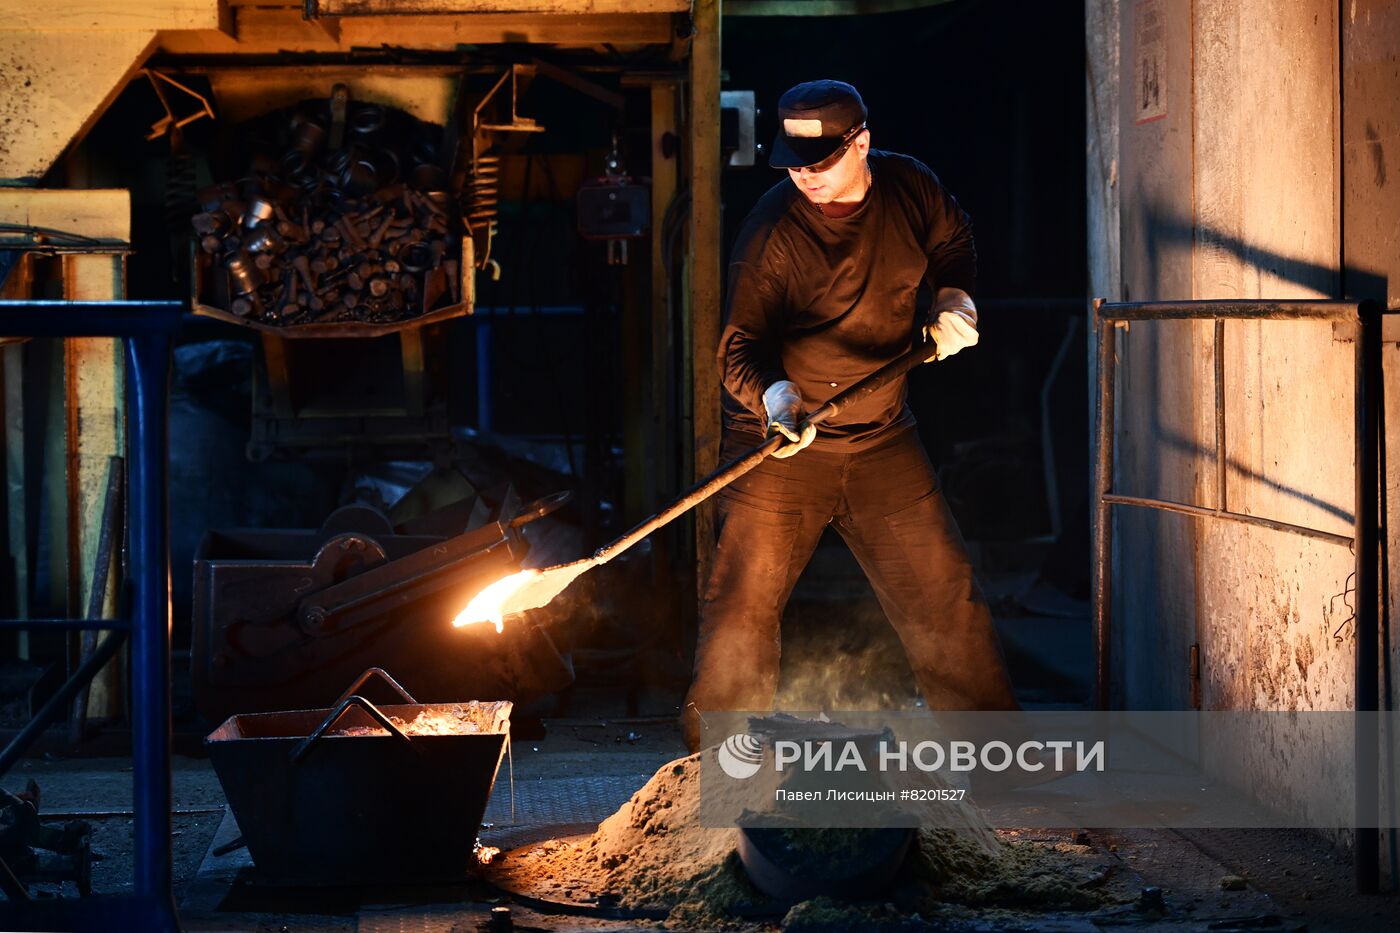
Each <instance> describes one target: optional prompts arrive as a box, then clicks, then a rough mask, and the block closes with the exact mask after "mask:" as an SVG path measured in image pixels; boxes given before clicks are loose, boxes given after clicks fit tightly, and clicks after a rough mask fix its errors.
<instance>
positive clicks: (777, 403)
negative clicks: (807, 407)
mask: <svg viewBox="0 0 1400 933" xmlns="http://www.w3.org/2000/svg"><path fill="white" fill-rule="evenodd" d="M763 410H764V412H765V413H766V414H767V415H768V436H769V437H772V436H773V435H774V434H781V435H782V436H783V437H786V438H787V439H788V440H790V441H792V443H791V444H784V445H783V446H782V447H779V448H778V449H777V450H775V451H773V456H774V457H777V458H778V459H779V460H782V459H784V458H787V457H791V456H792V455H793V454H795V453H797V452H798V451H799V450H801V449H802V448H804V447H806V446H807V445H808V444H810V443H812V439H813V438H815V437H816V436H817V426H816V425H815V424H809V425H807V426H806V427H803V426H802V425H801V421H802V393H800V392H798V391H797V383H795V382H793V381H791V380H789V379H780V380H779V381H777V382H775V383H773V384H772V385H771V386H769V387H768V388H767V389H766V390H765V391H764V393H763ZM799 429H800V431H799Z"/></svg>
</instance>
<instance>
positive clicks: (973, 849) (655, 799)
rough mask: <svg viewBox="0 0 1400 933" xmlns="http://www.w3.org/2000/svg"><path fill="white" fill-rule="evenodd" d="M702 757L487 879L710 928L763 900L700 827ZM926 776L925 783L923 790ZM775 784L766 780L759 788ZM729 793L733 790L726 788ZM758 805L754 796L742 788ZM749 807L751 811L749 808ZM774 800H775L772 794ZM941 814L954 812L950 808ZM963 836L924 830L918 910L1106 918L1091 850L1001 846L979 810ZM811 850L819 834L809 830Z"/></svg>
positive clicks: (725, 849)
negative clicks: (1036, 910)
mask: <svg viewBox="0 0 1400 933" xmlns="http://www.w3.org/2000/svg"><path fill="white" fill-rule="evenodd" d="M705 754H710V755H713V754H714V749H707V750H706V751H704V752H701V753H699V754H697V755H691V756H689V757H686V758H681V759H677V760H676V761H673V762H671V763H669V764H667V765H665V766H663V767H662V768H661V769H660V770H659V771H657V772H656V774H655V775H654V776H653V777H652V779H651V780H650V781H648V782H647V783H646V785H645V786H644V787H642V789H641V790H639V791H637V792H636V793H635V794H633V795H632V798H631V799H630V800H628V801H627V803H625V804H623V805H622V807H621V808H620V809H619V810H618V811H617V812H616V813H614V814H613V815H612V816H610V817H608V818H607V819H606V820H604V821H603V822H602V823H601V824H600V825H599V827H598V830H597V831H596V832H595V833H593V834H592V835H591V836H588V837H584V838H581V839H568V840H557V841H553V842H548V843H543V844H541V845H537V846H532V847H526V848H523V849H520V850H516V851H514V852H511V853H508V854H507V856H506V857H505V858H503V859H501V860H499V861H498V862H497V863H493V865H492V867H491V874H492V876H493V877H494V878H495V879H496V880H497V881H498V882H499V883H500V884H502V886H504V887H506V888H508V889H510V890H516V891H521V892H524V893H529V894H531V895H532V896H535V897H543V898H548V899H555V898H558V899H562V900H570V901H580V900H585V899H588V898H590V897H594V898H598V899H599V902H601V903H610V904H616V905H617V906H619V907H622V908H624V909H631V910H642V911H659V912H660V913H662V914H666V913H669V916H670V919H671V921H672V922H673V923H680V924H683V925H685V924H691V925H693V924H701V923H714V922H716V921H718V920H721V919H723V918H724V917H726V916H732V915H733V914H734V913H735V912H736V911H739V910H742V909H743V908H747V907H762V906H764V905H765V903H766V899H765V898H764V897H763V895H761V894H760V893H758V892H757V891H756V890H754V888H753V887H752V885H751V884H750V883H749V881H748V877H747V875H746V874H745V872H744V869H743V866H742V864H741V863H740V861H739V856H738V853H737V851H736V846H737V843H738V830H737V829H735V828H726V829H715V828H708V827H704V826H701V825H700V787H699V783H700V760H701V755H705ZM929 777H930V776H929V775H922V776H920V780H921V781H922V782H923V784H924V786H927V785H928V779H929ZM761 780H770V781H773V782H774V786H775V787H776V782H777V777H772V776H769V771H768V769H765V770H764V771H763V772H760V774H759V775H756V776H755V777H754V778H753V779H752V781H761ZM729 783H731V784H733V783H735V782H729ZM745 791H746V793H752V784H751V783H750V784H749V785H747V786H746V788H745ZM746 799H752V798H751V797H749V798H746ZM768 799H772V793H771V791H769V792H768ZM944 806H947V805H946V804H944ZM952 806H956V807H959V808H961V809H960V813H961V814H962V816H961V820H962V824H963V825H961V826H959V827H958V828H950V829H921V830H919V832H918V835H917V838H916V840H915V844H914V846H913V848H912V849H911V851H910V856H909V859H908V861H907V863H906V866H905V873H906V874H907V876H908V877H907V882H908V883H907V884H906V886H905V887H906V888H907V889H908V891H909V892H912V893H911V894H910V896H911V897H912V898H913V903H914V904H915V905H916V906H918V905H924V906H923V907H922V908H921V909H929V908H933V907H936V905H938V904H942V903H946V902H953V903H959V904H967V905H970V906H986V905H1005V906H1035V907H1040V908H1044V907H1067V908H1074V909H1089V908H1092V907H1097V906H1101V904H1102V903H1103V900H1104V898H1103V895H1102V892H1101V891H1100V890H1099V889H1098V882H1100V881H1101V880H1102V878H1103V876H1104V872H1103V870H1102V866H1101V865H1099V864H1098V857H1097V855H1096V853H1094V852H1093V850H1091V849H1090V848H1089V847H1087V846H1067V845H1059V846H1055V845H1045V844H1036V843H1030V842H1025V841H1018V840H1016V839H1014V837H1013V838H1011V839H1006V838H1003V837H1000V836H998V834H997V833H995V832H994V831H993V830H992V829H991V828H990V826H989V825H988V824H987V822H986V820H985V818H984V817H983V815H982V813H981V811H980V810H978V809H977V808H976V807H975V806H973V805H971V804H970V803H959V804H954V805H952ZM804 832H807V833H810V834H811V836H810V838H811V844H813V845H820V844H821V836H820V834H821V833H824V832H831V833H850V832H851V831H850V830H830V831H824V830H808V831H804Z"/></svg>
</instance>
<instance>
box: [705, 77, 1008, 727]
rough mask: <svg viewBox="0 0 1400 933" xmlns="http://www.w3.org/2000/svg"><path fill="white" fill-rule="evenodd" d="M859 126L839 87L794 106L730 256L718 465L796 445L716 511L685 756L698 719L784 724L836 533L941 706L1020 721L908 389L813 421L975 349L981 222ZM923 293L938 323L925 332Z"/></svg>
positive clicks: (800, 97) (785, 109)
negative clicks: (768, 184) (793, 604)
mask: <svg viewBox="0 0 1400 933" xmlns="http://www.w3.org/2000/svg"><path fill="white" fill-rule="evenodd" d="M866 118H867V113H866V107H865V103H864V101H862V99H861V96H860V94H859V93H858V92H857V91H856V89H855V88H854V87H852V86H851V85H849V84H846V83H844V82H841V81H830V80H826V81H812V82H808V83H805V84H799V85H797V86H796V87H794V88H792V89H791V90H789V91H788V92H787V93H785V94H784V95H783V96H782V98H781V99H780V100H779V102H778V120H779V130H778V135H777V138H776V140H775V141H774V144H773V148H772V150H771V153H770V156H769V160H768V161H769V164H770V165H771V166H773V167H774V168H779V169H786V170H787V173H788V178H787V180H784V181H781V182H779V183H778V184H777V185H775V186H774V187H773V188H771V189H770V190H769V191H768V192H767V193H766V194H764V195H763V197H762V198H760V199H759V201H758V204H757V205H755V207H754V209H753V210H752V211H751V212H750V213H749V215H748V217H747V218H746V220H745V221H744V224H743V227H742V228H741V230H740V233H739V237H738V240H737V242H736V243H735V246H734V250H733V252H732V254H731V259H730V263H729V280H728V296H727V299H726V322H725V327H724V330H723V332H722V334H721V336H720V344H719V367H720V372H721V379H722V382H723V386H724V392H723V396H724V437H723V448H722V451H721V460H722V461H728V460H730V459H732V458H733V457H736V456H738V455H739V454H741V453H743V452H744V451H746V450H748V449H750V448H752V447H754V446H755V445H757V444H760V443H762V441H763V438H764V437H765V436H769V437H771V436H772V435H773V434H775V433H776V434H781V435H782V436H783V437H784V438H786V440H787V441H788V443H786V444H785V445H784V446H782V447H780V448H779V449H778V450H777V451H775V452H774V453H773V455H772V456H771V457H769V458H768V459H766V460H764V461H763V462H762V463H761V464H760V465H759V466H758V467H757V468H756V469H754V470H752V471H751V472H749V473H748V474H746V475H745V476H744V477H742V478H741V479H739V480H738V481H737V482H735V483H733V484H732V485H730V486H729V487H728V488H726V489H725V490H724V491H723V492H722V493H721V494H720V495H719V498H718V522H717V533H718V541H717V544H716V547H715V552H714V559H713V561H712V565H711V571H710V575H709V580H708V581H707V584H706V586H705V590H704V594H703V599H702V603H701V611H700V628H699V637H698V642H697V645H696V654H695V673H694V679H693V681H692V683H691V687H690V691H689V693H688V695H687V696H686V699H685V705H684V708H683V711H682V729H683V732H684V736H685V741H686V743H687V745H688V746H689V747H690V749H691V751H692V752H693V751H696V750H697V749H698V747H699V744H700V740H701V737H700V731H701V720H702V717H703V715H704V713H705V711H707V710H769V709H772V707H773V702H774V699H775V697H776V694H777V687H778V668H779V622H780V619H781V618H782V613H783V608H784V607H785V605H786V604H787V600H788V596H789V594H791V592H792V589H793V586H794V585H795V584H796V583H797V578H798V576H799V575H800V574H801V573H802V570H803V568H804V567H805V566H806V565H807V562H808V561H809V560H810V559H811V556H812V553H813V551H814V550H815V549H816V546H817V542H818V539H820V538H821V535H822V530H823V529H824V528H825V527H826V525H827V524H828V523H834V524H835V526H836V529H837V530H838V531H839V532H840V533H841V535H842V537H843V538H844V539H845V540H846V543H847V544H848V545H849V546H850V548H851V550H852V551H853V552H854V553H855V556H856V559H857V560H858V561H859V563H860V566H861V568H862V569H863V570H864V571H865V574H866V576H867V577H868V578H869V580H870V582H871V584H872V586H873V587H874V589H875V594H876V596H877V597H878V598H879V600H880V605H881V607H882V608H883V609H884V611H885V614H886V615H887V616H888V617H889V620H890V622H891V623H892V624H893V625H894V628H895V630H896V632H897V633H898V635H899V638H900V640H901V642H902V643H903V645H904V649H905V652H906V655H907V657H908V660H909V663H910V666H911V667H912V669H913V672H914V676H915V678H916V680H917V682H918V686H919V689H920V691H921V692H922V693H923V696H924V699H925V701H926V702H927V704H928V706H929V708H930V709H942V710H1014V709H1019V705H1018V704H1017V702H1016V698H1015V696H1014V695H1013V693H1012V690H1011V683H1010V680H1009V678H1008V677H1007V673H1006V666H1005V663H1004V661H1003V659H1002V654H1001V648H1000V644H999V642H998V640H997V635H996V631H995V630H994V628H993V626H992V616H991V612H990V611H989V609H988V607H987V601H986V599H985V597H984V596H983V595H982V592H981V589H980V588H979V587H978V585H977V582H976V581H975V580H974V579H973V574H972V565H971V563H970V562H969V560H968V555H967V549H966V547H965V546H964V544H963V541H962V536H961V534H960V533H959V531H958V528H957V525H956V523H955V522H954V520H953V516H952V515H951V514H950V513H949V511H948V505H947V502H946V501H945V500H944V497H943V494H942V491H941V490H940V489H939V485H938V477H937V475H936V474H935V473H934V470H933V467H932V465H931V464H930V463H929V459H928V455H927V454H926V453H925V451H924V448H923V445H922V444H921V443H920V441H919V437H918V433H917V431H916V429H915V423H914V416H913V414H912V413H911V412H910V410H909V406H908V405H907V404H906V401H905V394H906V392H905V382H904V380H903V379H900V380H898V381H897V382H895V383H894V384H892V385H890V386H888V387H887V388H885V389H883V390H881V391H878V392H876V393H875V394H873V395H871V396H870V397H869V398H867V399H865V400H863V401H861V402H859V403H857V404H854V405H852V406H851V407H850V408H848V409H847V410H845V411H844V412H842V413H841V414H840V415H839V416H837V417H834V418H832V419H830V420H828V421H825V422H823V423H822V424H821V425H820V427H817V426H812V425H807V426H805V427H804V426H803V424H802V422H803V416H804V414H805V413H806V412H808V411H811V410H813V409H815V408H817V407H818V406H819V405H820V404H821V403H822V402H824V401H825V400H826V399H828V398H830V397H831V396H833V395H835V394H836V393H838V392H840V391H841V390H842V389H844V388H846V387H848V386H849V385H851V384H852V383H853V382H855V381H856V380H858V379H860V378H862V377H863V376H866V375H868V374H870V373H872V372H874V371H875V370H876V369H878V368H879V367H880V366H882V365H883V364H885V363H887V362H889V361H891V360H893V359H895V358H896V357H898V356H900V355H902V354H904V353H906V352H907V351H908V350H909V349H910V347H911V346H912V342H913V341H914V340H916V339H917V340H921V341H928V342H930V343H931V352H930V355H931V357H932V356H936V357H937V358H938V359H946V358H947V357H950V356H952V355H953V354H955V353H958V352H959V351H961V350H965V349H967V348H969V347H972V346H974V345H975V344H976V343H977V308H976V306H975V304H974V303H973V299H972V294H973V290H974V285H975V281H974V280H975V278H976V251H975V248H974V245H973V238H972V227H971V222H970V220H969V219H968V216H967V214H966V213H964V212H963V210H962V209H961V208H960V207H959V206H958V204H957V202H956V201H955V200H954V199H953V196H952V195H951V194H949V193H948V192H947V190H945V189H944V187H943V186H942V184H940V183H939V180H938V178H937V177H936V176H935V175H934V174H933V172H932V171H930V170H929V169H928V168H927V167H926V166H925V165H924V164H923V163H921V162H919V161H918V160H917V159H914V158H911V157H909V156H906V155H899V154H896V153H893V152H884V151H881V150H878V149H872V148H871V147H870V129H869V127H868V126H867V125H866ZM925 280H927V282H928V284H929V286H930V287H931V289H932V293H933V304H932V310H931V312H930V313H928V314H927V316H926V318H925V319H923V320H916V307H915V305H916V296H917V295H918V292H919V289H920V285H921V284H922V283H923V282H924V281H925Z"/></svg>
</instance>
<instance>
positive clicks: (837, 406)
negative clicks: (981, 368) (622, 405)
mask: <svg viewBox="0 0 1400 933" xmlns="http://www.w3.org/2000/svg"><path fill="white" fill-rule="evenodd" d="M933 352H934V347H933V345H932V344H921V345H919V346H916V347H914V348H913V349H912V350H909V351H908V352H907V353H905V354H904V355H903V356H900V357H897V358H895V359H893V360H891V361H890V362H888V363H886V364H885V365H884V366H881V367H880V368H879V369H877V370H875V372H873V373H871V374H870V375H868V376H866V377H865V378H864V379H861V380H859V381H857V382H855V383H854V384H853V385H851V387H850V388H848V389H846V390H845V391H843V392H839V393H837V394H836V395H834V396H832V397H831V398H830V399H828V400H827V402H826V403H825V404H824V405H822V406H821V407H820V408H818V409H816V410H815V411H813V412H812V413H811V414H809V415H808V416H807V417H806V418H805V419H804V420H803V422H802V425H801V426H800V427H799V429H798V433H799V434H800V433H801V428H802V427H806V426H807V425H809V424H821V423H822V422H823V421H826V420H828V419H829V418H832V417H834V416H836V415H837V414H840V413H841V412H842V411H844V410H845V409H847V408H849V407H850V406H851V405H854V404H855V403H856V402H859V401H862V400H864V399H866V398H868V397H870V396H871V395H874V394H875V393H876V392H878V391H880V390H881V389H883V388H885V387H886V386H888V385H889V384H890V383H891V382H894V381H895V380H896V379H898V378H899V377H901V376H903V375H904V374H905V373H907V372H909V371H910V370H911V369H914V368H915V367H916V366H919V365H921V364H923V363H927V362H929V361H930V360H931V359H932V357H931V354H932V353H933ZM786 443H788V441H787V439H786V438H784V437H782V436H779V435H775V436H773V437H770V438H768V439H767V440H765V441H764V442H763V443H762V444H759V445H758V446H757V447H754V448H753V449H752V450H750V451H749V452H748V453H746V454H743V455H742V456H740V457H738V458H737V459H735V460H731V461H730V462H729V463H726V464H725V465H724V466H722V467H720V468H719V469H717V470H715V472H713V473H711V474H710V475H709V476H707V477H705V478H704V479H702V480H701V481H700V482H698V483H696V484H695V485H694V486H692V487H691V488H690V489H689V490H687V491H686V492H684V493H682V494H681V496H680V497H679V498H678V499H676V500H675V501H673V502H672V503H671V504H670V505H668V506H666V507H665V508H664V509H662V510H661V511H660V512H657V513H656V514H655V515H653V516H652V517H651V518H648V519H646V520H645V521H643V522H642V523H641V524H639V525H637V526H636V527H635V528H633V529H632V530H631V531H629V532H627V533H626V534H625V535H623V536H622V537H620V538H618V539H617V540H615V541H612V542H610V543H608V544H605V545H603V546H602V547H600V548H598V550H596V551H594V552H593V557H592V558H591V559H590V562H591V563H593V564H594V565H597V564H602V563H606V562H607V561H610V560H612V559H613V558H614V557H616V556H617V555H619V554H621V553H622V552H623V551H625V550H627V549H628V548H630V547H631V546H632V545H634V544H636V543H637V542H638V541H640V540H642V539H643V538H645V537H646V536H647V535H649V534H651V533H652V532H653V531H655V530H656V529H658V528H661V527H663V526H665V525H668V524H670V523H671V522H673V521H675V520H676V519H677V518H679V517H680V516H681V515H684V514H685V513H686V512H688V511H690V510H691V509H693V508H695V507H696V506H697V505H699V504H700V503H702V502H704V501H705V500H706V499H708V498H710V497H711V496H713V495H714V494H715V493H717V492H719V491H720V490H721V489H723V488H724V487H725V486H728V485H729V484H730V483H732V482H734V481H735V480H736V479H738V478H739V477H741V476H743V475H744V474H745V473H747V472H749V471H750V470H752V469H753V468H754V467H756V466H758V465H759V464H760V463H762V462H763V461H764V460H765V459H767V457H768V456H769V455H770V454H771V453H773V451H775V450H777V449H778V448H779V447H781V446H783V445H784V444H786Z"/></svg>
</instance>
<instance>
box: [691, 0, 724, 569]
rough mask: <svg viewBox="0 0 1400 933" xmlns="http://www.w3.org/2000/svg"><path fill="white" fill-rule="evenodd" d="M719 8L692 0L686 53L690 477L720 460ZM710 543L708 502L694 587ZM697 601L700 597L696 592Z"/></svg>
mask: <svg viewBox="0 0 1400 933" xmlns="http://www.w3.org/2000/svg"><path fill="white" fill-rule="evenodd" d="M720 4H721V0H695V9H694V12H693V14H692V17H693V19H694V23H695V38H694V40H693V42H692V43H691V48H690V87H689V94H690V102H689V103H690V106H689V111H690V113H689V117H690V121H689V126H688V127H687V129H688V131H689V135H690V153H691V157H690V192H691V198H692V201H691V208H690V250H691V253H690V347H689V350H690V356H691V359H692V381H691V411H692V418H693V421H692V427H691V430H692V434H691V438H692V442H693V444H694V455H693V461H692V469H693V472H694V478H695V479H699V478H700V477H702V476H705V475H706V474H708V473H710V472H712V471H713V470H714V468H715V467H716V466H717V465H718V462H719V444H720V418H719V415H720V396H719V372H718V370H717V368H716V366H715V351H716V348H717V347H718V346H719V330H720V315H721V309H720V295H721V290H722V270H721V269H720V231H721V226H720V184H719V178H720V149H719V121H720V116H719V110H720V108H719V84H720V30H719V22H720ZM714 545H715V513H714V504H713V502H708V503H705V504H704V505H702V506H700V508H699V509H697V510H696V515H695V556H696V573H697V575H698V577H697V579H698V581H699V585H700V586H701V587H702V588H703V586H704V584H705V580H706V579H707V578H708V576H709V569H710V559H711V556H712V554H713V551H714ZM697 595H698V594H697Z"/></svg>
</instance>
